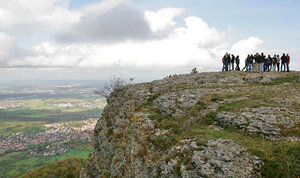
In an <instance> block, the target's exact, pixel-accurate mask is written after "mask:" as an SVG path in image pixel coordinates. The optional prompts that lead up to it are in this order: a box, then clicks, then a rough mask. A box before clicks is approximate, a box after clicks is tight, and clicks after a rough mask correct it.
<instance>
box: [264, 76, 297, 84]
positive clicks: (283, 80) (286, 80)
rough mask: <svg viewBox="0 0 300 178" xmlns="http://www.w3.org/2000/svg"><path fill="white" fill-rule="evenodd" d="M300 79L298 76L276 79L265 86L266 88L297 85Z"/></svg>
mask: <svg viewBox="0 0 300 178" xmlns="http://www.w3.org/2000/svg"><path fill="white" fill-rule="evenodd" d="M298 79H299V77H297V76H287V77H282V78H278V79H275V80H273V81H271V82H269V83H265V84H263V85H265V86H273V85H282V84H285V83H296V82H297V81H298Z"/></svg>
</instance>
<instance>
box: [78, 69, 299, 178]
mask: <svg viewBox="0 0 300 178" xmlns="http://www.w3.org/2000/svg"><path fill="white" fill-rule="evenodd" d="M107 102H108V104H107V106H106V108H105V109H104V112H103V114H102V118H101V119H99V121H98V123H97V125H96V127H95V131H94V150H93V151H92V152H91V154H90V157H89V159H88V161H87V164H86V165H85V167H84V168H83V169H82V171H81V175H80V176H81V177H82V178H84V177H272V176H274V175H277V176H291V177H293V176H296V177H297V176H299V174H300V172H299V171H300V168H299V160H300V153H299V150H300V145H299V140H300V72H289V73H279V72H268V73H263V74H248V73H245V72H210V73H199V74H188V75H178V76H171V77H168V78H165V79H163V80H157V81H153V82H150V83H142V84H134V85H128V86H126V87H124V88H122V89H118V90H115V91H114V92H113V93H112V94H111V95H110V97H109V98H108V99H107ZM297 150H298V151H297Z"/></svg>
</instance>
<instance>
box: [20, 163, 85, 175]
mask: <svg viewBox="0 0 300 178" xmlns="http://www.w3.org/2000/svg"><path fill="white" fill-rule="evenodd" d="M84 164H85V160H84V159H81V158H70V159H67V160H64V161H57V162H55V163H50V164H47V165H45V166H43V167H41V168H38V169H34V170H32V171H30V172H27V173H26V174H24V175H23V176H22V178H32V177H39V178H51V177H53V178H56V177H60V178H71V177H72V178H76V177H79V175H80V170H81V168H82V167H83V165H84Z"/></svg>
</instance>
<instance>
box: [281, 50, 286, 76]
mask: <svg viewBox="0 0 300 178" xmlns="http://www.w3.org/2000/svg"><path fill="white" fill-rule="evenodd" d="M286 62H287V58H286V55H285V53H283V54H282V56H281V72H282V66H283V68H284V72H285V70H286V67H285V65H286Z"/></svg>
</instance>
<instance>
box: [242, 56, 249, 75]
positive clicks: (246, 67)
mask: <svg viewBox="0 0 300 178" xmlns="http://www.w3.org/2000/svg"><path fill="white" fill-rule="evenodd" d="M248 56H249V54H248ZM247 59H248V57H247V58H246V59H245V67H244V68H243V69H242V71H244V69H246V72H247V71H248V62H247Z"/></svg>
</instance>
